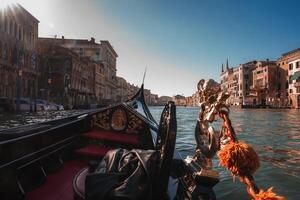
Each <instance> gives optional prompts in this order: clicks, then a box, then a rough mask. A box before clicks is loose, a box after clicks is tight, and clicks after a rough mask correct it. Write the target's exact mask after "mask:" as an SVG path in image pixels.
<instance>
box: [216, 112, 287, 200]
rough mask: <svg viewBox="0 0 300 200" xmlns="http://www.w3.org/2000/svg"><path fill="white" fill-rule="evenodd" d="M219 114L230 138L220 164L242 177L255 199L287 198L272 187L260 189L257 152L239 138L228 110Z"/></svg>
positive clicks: (249, 192)
mask: <svg viewBox="0 0 300 200" xmlns="http://www.w3.org/2000/svg"><path fill="white" fill-rule="evenodd" d="M219 116H220V117H221V118H222V119H223V125H222V134H224V136H225V137H227V138H229V139H230V140H229V142H227V143H226V144H225V145H224V146H223V148H221V150H220V151H219V153H218V156H219V159H220V165H221V166H223V167H226V168H227V169H228V170H229V171H230V172H231V173H232V174H233V175H234V176H238V177H240V181H241V182H242V183H244V184H245V185H246V187H247V192H248V194H249V196H250V197H251V198H252V199H253V200H286V199H285V198H284V197H282V196H278V195H276V194H275V193H274V192H273V191H272V189H273V188H272V187H271V188H269V189H268V190H267V191H263V190H262V189H259V187H258V186H257V185H256V183H255V181H254V178H253V174H254V173H255V171H256V170H257V169H258V168H259V158H258V155H257V153H256V152H255V150H254V149H253V148H252V147H251V146H250V145H248V144H246V143H244V142H241V141H238V140H237V138H236V134H235V132H234V129H233V127H232V125H231V121H230V119H229V114H228V112H227V111H224V110H222V111H220V113H219Z"/></svg>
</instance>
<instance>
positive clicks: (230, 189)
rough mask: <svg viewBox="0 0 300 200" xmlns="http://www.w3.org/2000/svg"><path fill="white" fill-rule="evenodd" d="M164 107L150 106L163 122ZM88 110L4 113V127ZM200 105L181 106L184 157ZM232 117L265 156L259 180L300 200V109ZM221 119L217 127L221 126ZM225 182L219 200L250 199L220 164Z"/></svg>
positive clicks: (241, 112) (240, 112)
mask: <svg viewBox="0 0 300 200" xmlns="http://www.w3.org/2000/svg"><path fill="white" fill-rule="evenodd" d="M162 109H163V107H150V111H151V112H152V114H153V116H154V118H155V119H156V120H157V121H159V118H160V114H161V112H162ZM81 112H84V111H58V112H44V113H43V112H41V113H37V114H30V113H27V114H26V113H23V114H20V115H9V114H5V115H4V114H0V129H5V128H8V127H11V126H17V125H21V124H27V123H34V122H43V121H46V120H50V119H57V118H62V117H66V116H70V115H73V114H78V113H81ZM198 112H199V109H198V108H189V107H177V144H176V148H177V149H178V150H179V151H180V152H181V154H182V155H183V157H186V156H187V155H193V153H194V149H195V146H196V143H195V140H194V129H195V125H196V120H197V117H198ZM230 118H231V119H232V123H233V126H234V128H235V130H236V133H237V136H238V138H239V139H240V140H243V141H245V142H247V143H249V144H251V145H252V146H253V147H254V148H255V150H256V151H257V153H258V154H259V157H260V159H261V167H260V168H259V170H258V171H257V173H256V174H255V176H254V177H255V181H256V182H257V184H258V185H259V186H260V187H261V188H263V189H267V188H269V187H270V186H273V187H274V189H273V190H274V191H275V192H276V193H278V194H281V195H284V196H285V197H287V199H288V200H298V199H300V187H299V186H300V110H267V109H261V110H260V109H253V110H252V109H234V108H232V109H231V113H230ZM219 126H220V122H216V125H215V128H216V130H218V129H219ZM213 163H214V167H215V169H216V170H218V171H219V172H220V177H221V181H220V183H219V184H218V185H217V186H216V187H215V191H216V194H217V199H221V200H232V199H239V200H244V199H245V200H248V199H249V198H248V196H247V193H246V189H245V186H244V185H243V184H241V183H240V182H239V180H238V178H236V180H235V181H234V179H233V178H232V176H231V175H230V173H229V172H228V171H227V170H226V169H224V168H222V167H219V166H218V159H214V161H213Z"/></svg>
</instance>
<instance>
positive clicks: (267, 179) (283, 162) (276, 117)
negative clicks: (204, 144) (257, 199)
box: [150, 107, 300, 200]
mask: <svg viewBox="0 0 300 200" xmlns="http://www.w3.org/2000/svg"><path fill="white" fill-rule="evenodd" d="M150 110H151V112H152V113H153V115H154V117H155V118H156V119H159V117H160V114H161V111H162V107H151V109H150ZM198 112H199V109H198V108H183V107H179V108H177V124H178V129H177V144H176V147H177V149H178V150H179V151H180V152H181V153H182V155H183V157H185V156H187V155H192V154H193V152H194V149H195V146H196V143H195V140H194V129H195V125H196V121H197V118H198ZM299 116H300V110H266V109H257V110H252V109H234V108H232V110H231V113H230V117H231V119H232V124H233V126H234V128H235V130H236V133H237V135H238V138H239V139H240V140H244V141H245V142H247V143H249V144H251V145H252V146H253V148H254V149H255V150H256V151H257V153H258V155H259V157H260V160H261V167H260V168H259V170H258V171H257V173H256V174H255V180H256V182H257V184H258V185H259V186H260V187H262V188H263V189H267V188H269V187H270V186H274V191H275V192H277V193H278V194H281V195H284V196H286V197H287V199H290V200H292V199H295V200H297V199H300V191H299V189H298V186H299V185H300V145H299V144H300V117H299ZM219 127H220V121H219V122H218V123H216V125H214V128H215V129H216V130H218V129H219ZM191 141H192V142H191ZM213 164H214V166H216V167H215V169H216V170H218V171H219V172H220V178H221V181H220V183H219V184H218V185H217V186H216V187H215V191H216V193H217V198H218V199H222V200H229V199H230V200H231V199H240V200H244V199H245V200H246V199H247V200H248V199H249V198H248V196H247V194H246V189H245V186H244V185H243V184H241V183H240V182H239V180H238V179H236V181H235V182H234V181H233V178H232V176H231V174H230V173H229V172H228V171H227V170H226V169H224V168H222V167H220V166H218V159H214V160H213Z"/></svg>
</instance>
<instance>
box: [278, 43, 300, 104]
mask: <svg viewBox="0 0 300 200" xmlns="http://www.w3.org/2000/svg"><path fill="white" fill-rule="evenodd" d="M299 59H300V48H298V49H295V50H292V51H289V52H287V53H284V54H282V56H281V57H280V58H279V59H278V60H277V65H278V67H279V68H280V69H282V73H281V74H284V75H283V77H282V78H281V79H282V81H281V83H282V84H281V91H282V95H283V96H284V97H285V99H286V104H287V105H289V106H290V107H292V108H299V104H298V97H299V95H298V92H297V91H299V89H298V88H299V86H298V85H299V84H298V79H297V74H298V70H299V67H298V66H297V65H299V64H297V63H298V60H299Z"/></svg>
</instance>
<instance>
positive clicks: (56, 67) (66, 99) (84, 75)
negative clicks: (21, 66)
mask: <svg viewBox="0 0 300 200" xmlns="http://www.w3.org/2000/svg"><path fill="white" fill-rule="evenodd" d="M38 52H39V66H40V71H41V76H40V81H39V82H40V85H39V86H40V87H39V96H40V98H43V99H47V100H48V101H50V102H55V103H59V104H63V105H65V106H67V107H69V108H73V107H78V106H82V105H87V104H89V103H92V102H93V101H94V100H95V93H94V92H95V90H94V79H95V78H94V76H95V71H94V69H95V67H94V65H93V62H91V60H90V59H89V58H88V57H80V56H79V55H78V54H77V53H75V52H73V51H71V50H70V49H67V48H64V47H62V46H59V45H55V44H49V43H44V42H43V41H39V42H38Z"/></svg>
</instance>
